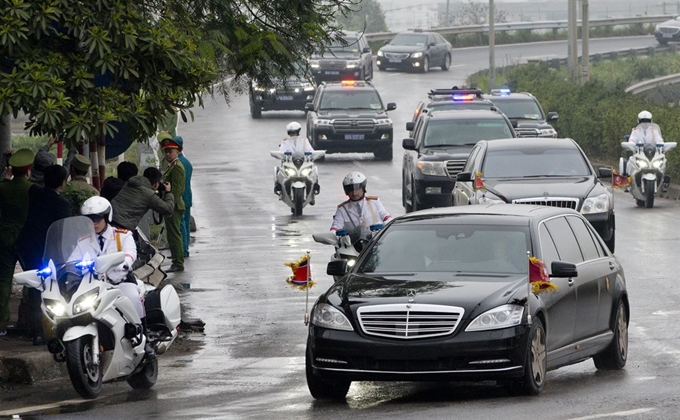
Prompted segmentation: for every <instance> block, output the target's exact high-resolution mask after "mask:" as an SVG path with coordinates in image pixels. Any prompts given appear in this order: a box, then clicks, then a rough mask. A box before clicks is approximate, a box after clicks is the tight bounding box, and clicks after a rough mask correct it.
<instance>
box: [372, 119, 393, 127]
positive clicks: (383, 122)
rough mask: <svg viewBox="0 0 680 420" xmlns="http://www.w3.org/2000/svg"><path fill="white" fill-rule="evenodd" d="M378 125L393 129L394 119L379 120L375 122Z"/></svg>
mask: <svg viewBox="0 0 680 420" xmlns="http://www.w3.org/2000/svg"><path fill="white" fill-rule="evenodd" d="M375 123H376V125H379V126H382V127H392V119H391V118H378V119H377V120H375Z"/></svg>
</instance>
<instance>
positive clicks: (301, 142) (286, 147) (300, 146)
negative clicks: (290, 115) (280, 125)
mask: <svg viewBox="0 0 680 420" xmlns="http://www.w3.org/2000/svg"><path fill="white" fill-rule="evenodd" d="M300 130H302V126H301V125H300V124H298V123H297V122H295V121H293V122H292V123H290V124H288V125H287V126H286V131H287V132H288V137H286V138H285V139H283V141H282V142H281V144H279V151H281V152H284V153H285V152H290V153H293V152H296V151H300V152H313V151H314V149H313V148H312V145H311V144H309V140H308V139H307V137H300Z"/></svg>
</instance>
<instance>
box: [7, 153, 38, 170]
mask: <svg viewBox="0 0 680 420" xmlns="http://www.w3.org/2000/svg"><path fill="white" fill-rule="evenodd" d="M34 158H35V154H34V153H33V152H32V151H31V150H30V149H19V150H17V151H16V152H15V153H14V154H13V155H12V157H11V158H9V162H8V164H9V166H11V167H13V168H24V167H25V168H30V167H31V165H33V159H34Z"/></svg>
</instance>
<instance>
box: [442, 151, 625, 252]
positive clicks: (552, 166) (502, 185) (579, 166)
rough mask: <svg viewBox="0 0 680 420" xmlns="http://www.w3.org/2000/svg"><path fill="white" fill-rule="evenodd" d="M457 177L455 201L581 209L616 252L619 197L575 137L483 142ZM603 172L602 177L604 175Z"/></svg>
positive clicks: (604, 171)
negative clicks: (615, 197)
mask: <svg viewBox="0 0 680 420" xmlns="http://www.w3.org/2000/svg"><path fill="white" fill-rule="evenodd" d="M470 156H471V158H470V159H468V161H467V162H466V163H465V166H464V167H463V170H462V171H461V173H459V174H458V175H457V177H456V185H455V187H454V189H453V205H454V206H460V205H468V204H479V203H486V202H505V203H515V204H540V205H545V206H554V207H567V208H571V209H574V210H576V211H579V212H581V214H583V215H584V216H585V218H586V219H588V221H590V223H591V224H592V225H593V227H594V228H595V229H596V230H597V232H598V233H599V234H600V236H602V238H603V239H604V240H605V242H606V243H607V246H608V247H609V249H610V250H611V252H614V245H615V240H616V239H615V232H616V230H615V229H616V222H615V214H614V196H613V194H612V193H611V191H609V189H608V188H607V187H605V186H604V184H603V183H602V181H600V179H599V177H602V178H611V176H612V171H611V169H610V168H600V169H599V171H598V173H597V174H596V172H595V170H594V169H593V167H592V165H591V164H590V162H589V161H588V158H587V157H586V155H585V153H583V150H581V148H580V147H579V146H578V144H576V142H575V141H574V140H572V139H554V140H550V141H546V140H545V139H540V138H539V139H536V138H524V139H516V140H513V141H506V140H501V141H493V142H487V141H480V142H479V143H477V145H476V146H475V148H474V149H473V151H472V152H470ZM598 175H599V177H598Z"/></svg>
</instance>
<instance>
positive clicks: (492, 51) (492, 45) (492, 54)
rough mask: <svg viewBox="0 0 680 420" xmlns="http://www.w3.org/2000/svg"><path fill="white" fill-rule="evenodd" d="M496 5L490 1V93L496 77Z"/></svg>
mask: <svg viewBox="0 0 680 420" xmlns="http://www.w3.org/2000/svg"><path fill="white" fill-rule="evenodd" d="M494 14H495V13H494V4H493V0H489V92H491V89H493V88H494V83H495V80H494V79H495V77H496V74H495V73H496V52H495V47H496V31H495V28H494V20H495V19H494Z"/></svg>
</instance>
